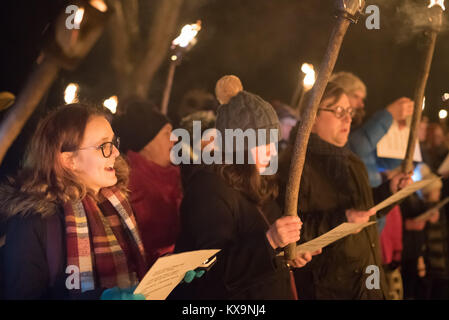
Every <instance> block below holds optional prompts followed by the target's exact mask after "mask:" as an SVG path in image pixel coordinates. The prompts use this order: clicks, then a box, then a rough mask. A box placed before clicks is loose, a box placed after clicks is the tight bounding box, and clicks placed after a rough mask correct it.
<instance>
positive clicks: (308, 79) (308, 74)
mask: <svg viewBox="0 0 449 320" xmlns="http://www.w3.org/2000/svg"><path fill="white" fill-rule="evenodd" d="M301 71H302V72H303V73H304V74H305V77H304V82H303V83H304V88H305V89H306V90H309V89H311V88H312V87H313V85H314V84H315V80H316V79H315V70H314V69H313V65H311V64H308V63H304V64H303V65H302V66H301Z"/></svg>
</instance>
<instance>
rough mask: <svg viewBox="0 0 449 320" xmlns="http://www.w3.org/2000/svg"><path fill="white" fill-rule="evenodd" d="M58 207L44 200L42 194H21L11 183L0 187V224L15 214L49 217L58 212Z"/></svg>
mask: <svg viewBox="0 0 449 320" xmlns="http://www.w3.org/2000/svg"><path fill="white" fill-rule="evenodd" d="M58 207H59V206H58V204H57V203H55V202H52V201H49V200H47V199H45V197H43V196H42V194H32V193H27V192H22V191H21V190H19V189H18V188H17V187H16V186H14V185H13V184H12V183H11V182H6V183H3V184H1V185H0V222H5V221H6V220H8V219H9V218H11V217H12V216H14V215H17V214H19V215H22V216H26V215H29V214H40V215H41V216H43V217H46V216H50V215H52V214H54V213H56V212H58Z"/></svg>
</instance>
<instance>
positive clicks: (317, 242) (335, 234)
mask: <svg viewBox="0 0 449 320" xmlns="http://www.w3.org/2000/svg"><path fill="white" fill-rule="evenodd" d="M374 223H376V221H369V222H365V223H349V222H345V223H342V224H340V225H339V226H338V227H335V228H333V229H332V230H331V231H328V232H326V233H325V234H322V235H321V236H319V237H317V238H315V239H312V240H310V241H307V242H305V243H303V244H301V245H299V246H297V247H296V254H297V255H298V254H300V253H303V252H315V251H317V250H319V249H322V248H324V247H326V246H328V245H330V244H331V243H333V242H335V241H337V240H340V239H342V238H344V237H346V236H348V235H350V234H352V233H355V232H356V231H357V230H359V229H363V228H366V227H368V226H370V225H372V224H374Z"/></svg>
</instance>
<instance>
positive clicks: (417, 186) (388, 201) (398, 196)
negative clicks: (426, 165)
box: [372, 177, 441, 211]
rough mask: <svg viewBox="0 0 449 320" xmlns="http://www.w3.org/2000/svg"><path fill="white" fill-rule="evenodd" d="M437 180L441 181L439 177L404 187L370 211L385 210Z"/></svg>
mask: <svg viewBox="0 0 449 320" xmlns="http://www.w3.org/2000/svg"><path fill="white" fill-rule="evenodd" d="M438 179H441V178H440V177H436V178H433V179H425V180H421V181H417V182H414V183H412V184H410V185H408V186H407V187H405V188H404V189H402V190H400V191H398V192H396V193H395V194H394V195H392V196H391V197H388V198H387V199H385V200H384V201H382V202H381V203H379V204H378V205H376V206H374V207H373V208H372V209H374V210H376V211H379V210H382V209H383V208H386V207H388V206H389V205H391V204H393V203H395V202H397V201H399V200H402V199H404V198H406V197H408V196H409V195H411V194H412V193H414V192H416V191H418V190H420V189H422V188H424V187H425V186H427V185H428V184H430V183H433V182H434V181H435V180H438Z"/></svg>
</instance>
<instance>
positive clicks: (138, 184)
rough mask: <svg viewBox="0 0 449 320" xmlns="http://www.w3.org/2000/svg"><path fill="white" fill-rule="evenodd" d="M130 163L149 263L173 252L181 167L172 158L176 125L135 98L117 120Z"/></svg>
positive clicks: (135, 205)
mask: <svg viewBox="0 0 449 320" xmlns="http://www.w3.org/2000/svg"><path fill="white" fill-rule="evenodd" d="M113 127H114V130H115V131H116V132H117V135H119V136H120V139H121V150H122V152H124V153H125V154H126V159H127V160H128V163H129V166H130V176H129V179H130V181H129V189H130V201H131V205H132V207H133V210H134V213H135V215H136V220H137V223H138V226H139V229H140V230H141V234H142V241H143V246H144V248H145V252H146V254H147V257H148V262H149V265H150V266H151V265H153V263H154V262H155V261H156V260H157V259H158V258H159V257H160V256H161V255H163V254H166V253H170V252H173V249H174V244H175V241H176V238H177V236H178V234H179V206H180V204H181V200H182V190H181V176H180V170H179V167H177V166H174V165H173V164H172V163H171V161H170V150H171V148H172V146H173V142H172V141H170V134H171V131H172V125H171V123H170V120H169V119H168V118H167V117H166V116H164V115H163V114H161V113H160V112H159V111H157V110H156V108H155V106H154V105H153V104H152V103H150V102H148V101H139V100H135V101H131V102H129V103H127V105H126V106H125V113H124V114H123V115H121V116H119V117H117V118H115V119H114V121H113Z"/></svg>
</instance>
